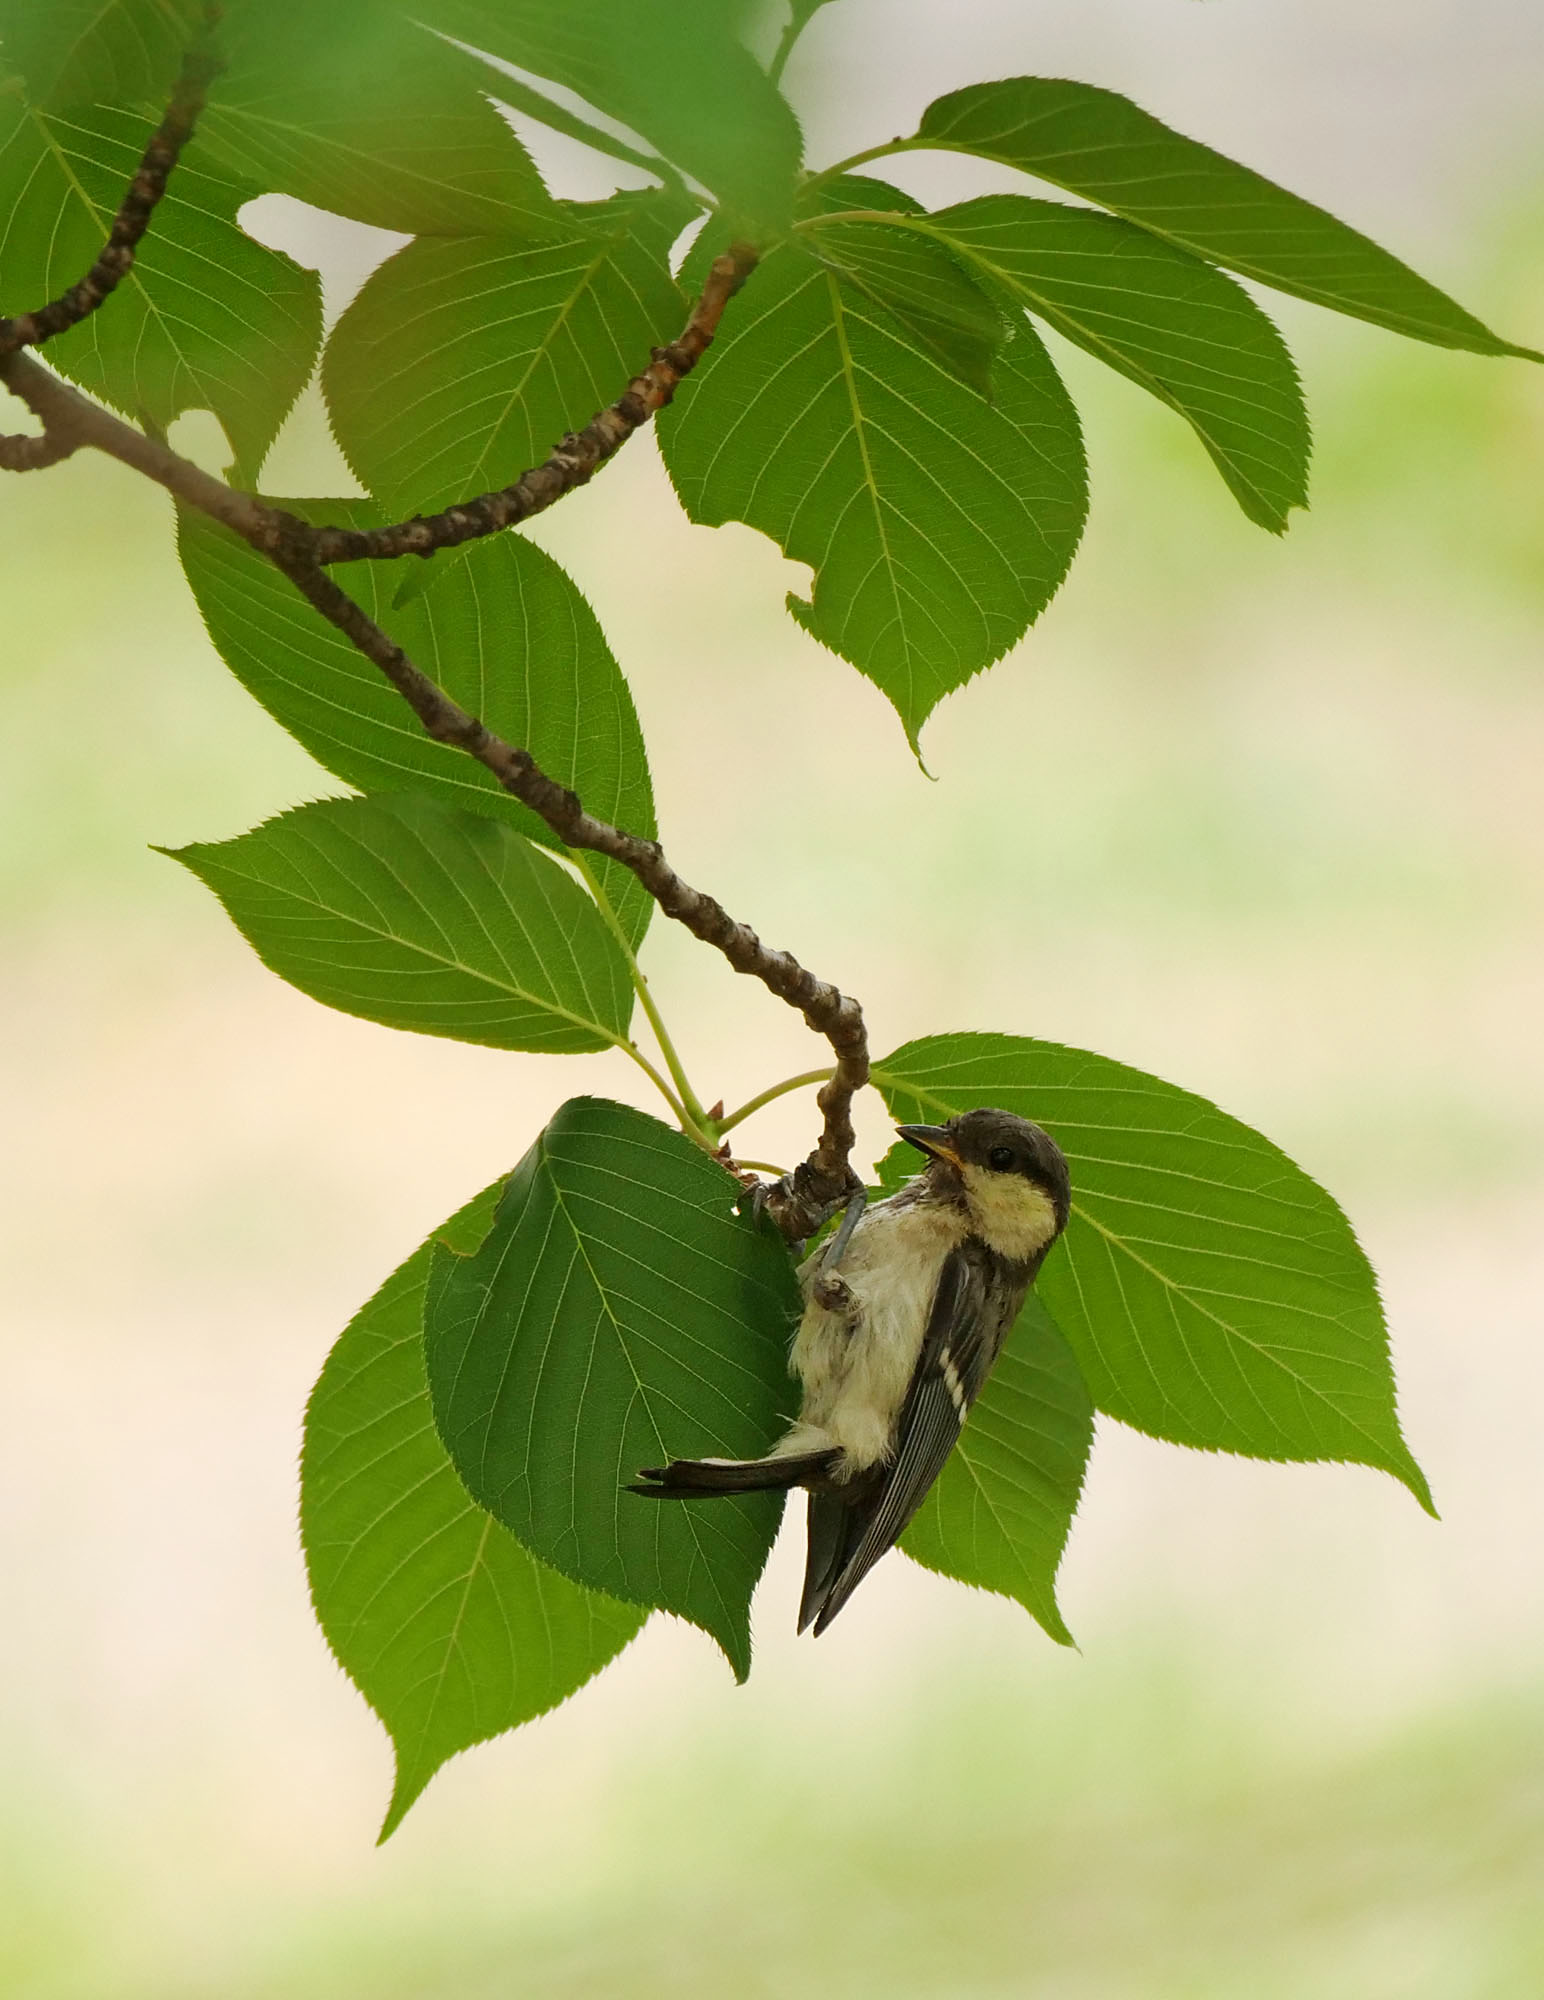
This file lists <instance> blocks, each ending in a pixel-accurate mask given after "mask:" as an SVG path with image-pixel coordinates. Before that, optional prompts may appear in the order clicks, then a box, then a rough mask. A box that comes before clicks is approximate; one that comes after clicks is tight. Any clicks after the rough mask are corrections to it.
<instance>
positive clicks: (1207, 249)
mask: <svg viewBox="0 0 1544 2000" xmlns="http://www.w3.org/2000/svg"><path fill="white" fill-rule="evenodd" d="M904 143H905V144H907V145H911V146H933V147H942V148H946V149H948V150H950V151H954V152H960V153H974V154H976V155H978V156H979V157H980V158H982V159H987V160H998V161H1001V163H1002V164H1003V165H1004V166H1009V167H1018V168H1019V169H1021V170H1022V171H1023V172H1024V173H1027V174H1034V175H1035V176H1036V177H1037V178H1038V179H1040V180H1044V181H1050V182H1052V183H1053V184H1054V185H1055V186H1057V187H1063V188H1066V189H1067V190H1068V191H1069V192H1070V193H1072V194H1076V195H1082V196H1083V197H1084V199H1085V200H1088V201H1092V202H1097V203H1098V204H1099V206H1100V207H1101V208H1108V209H1112V210H1113V211H1114V212H1115V214H1117V215H1123V216H1125V218H1126V219H1127V221H1128V222H1134V223H1137V224H1138V225H1139V226H1140V227H1141V228H1143V229H1148V230H1151V231H1152V232H1153V234H1154V235H1157V236H1162V237H1166V238H1167V239H1168V241H1169V242H1171V243H1175V244H1178V246H1179V247H1180V248H1181V249H1182V250H1189V251H1192V252H1194V254H1195V255H1196V256H1198V257H1205V258H1207V259H1209V260H1210V261H1211V262H1212V263H1216V264H1225V265H1226V266H1227V267H1228V269H1229V270H1231V271H1238V272H1240V273H1241V274H1242V275H1243V276H1244V277H1246V278H1255V279H1258V280H1259V282H1260V283H1261V284H1263V285H1273V286H1274V287H1275V288H1276V290H1277V291H1282V292H1291V293H1293V294H1294V295H1295V296H1296V297H1298V298H1303V299H1311V300H1312V301H1313V302H1314V304H1316V305H1321V306H1328V307H1329V308H1330V309H1331V310H1332V311H1334V312H1342V313H1349V314H1350V315H1351V316H1352V317H1353V318H1355V319H1365V320H1370V321H1371V322H1372V323H1373V325H1374V326H1386V327H1390V328H1392V329H1393V331H1394V332H1395V333H1403V334H1408V335H1409V336H1410V338H1411V339H1413V340H1429V341H1432V342H1434V343H1435V344H1436V345H1437V346H1439V347H1462V348H1469V349H1471V350H1473V352H1475V353H1477V354H1516V355H1522V356H1525V357H1527V358H1528V359H1531V360H1538V359H1539V358H1540V357H1539V356H1538V355H1536V354H1534V353H1533V351H1532V350H1531V349H1529V348H1525V347H1513V346H1512V345H1511V344H1510V342H1508V341H1505V340H1501V339H1499V338H1498V337H1497V336H1496V335H1495V334H1493V333H1491V332H1490V331H1489V329H1488V328H1486V327H1484V326H1482V325H1481V324H1480V322H1479V321H1478V320H1477V319H1475V318H1473V317H1472V315H1470V314H1469V313H1466V312H1465V311H1464V309H1463V307H1462V306H1459V305H1455V304H1454V302H1453V301H1452V300H1451V299H1450V298H1448V297H1446V296H1445V294H1443V293H1442V292H1439V291H1438V290H1437V288H1436V287H1435V286H1434V285H1429V284H1428V283H1427V282H1426V280H1425V279H1424V278H1421V277H1417V275H1416V274H1415V272H1414V271H1412V270H1411V269H1410V268H1409V266H1408V265H1406V264H1402V263H1401V262H1400V261H1399V259H1398V258H1397V257H1391V256H1390V255H1389V253H1388V251H1386V250H1380V249H1379V247H1378V245H1377V244H1376V243H1373V242H1371V241H1370V240H1369V239H1368V238H1367V237H1365V236H1363V235H1361V234H1360V233H1359V232H1358V231H1357V230H1355V229H1348V228H1347V226H1346V225H1345V223H1343V222H1337V221H1336V220H1335V218H1334V216H1332V215H1328V214H1326V213H1325V211H1324V210H1323V209H1322V208H1316V207H1315V206H1314V204H1313V203H1312V202H1308V201H1303V200H1302V199H1301V198H1300V197H1299V196H1297V195H1295V194H1289V193H1288V192H1287V191H1286V189H1285V188H1280V187H1277V186H1276V184H1275V183H1274V182H1273V181H1268V180H1266V179H1265V178H1264V177H1263V176H1262V175H1260V174H1257V173H1254V172H1252V171H1251V170H1250V169H1249V168H1248V167H1242V166H1240V165H1239V164H1238V162H1237V161H1236V160H1230V159H1228V158H1226V156H1225V155H1223V154H1222V153H1216V152H1213V150H1212V149H1211V147H1210V146H1203V145H1201V144H1200V143H1199V142H1198V141H1197V140H1195V139H1187V138H1185V137H1184V136H1183V134H1181V133H1179V132H1175V131H1173V130H1172V129H1171V128H1170V127H1169V126H1167V125H1165V124H1163V123H1162V122H1161V121H1160V120H1159V119H1157V118H1154V117H1152V116H1151V115H1150V114H1149V113H1148V112H1146V111H1143V110H1142V109H1141V107H1140V106H1138V105H1136V104H1133V103H1132V102H1131V99H1130V98H1129V97H1122V96H1120V94H1119V93H1118V92H1116V91H1113V90H1100V89H1098V88H1097V87H1096V86H1095V85H1093V84H1091V83H1069V82H1065V81H1063V80H1061V79H1060V78H1055V77H1038V76H1015V77H1005V78H1003V79H1002V80H1001V81H999V82H996V83H976V84H972V85H970V87H969V88H968V89H965V90H956V91H951V92H950V94H949V95H948V96H947V97H940V98H937V99H935V100H934V102H933V103H932V104H930V105H929V106H928V108H927V110H926V111H924V112H923V114H922V123H921V126H920V127H919V129H918V132H917V135H916V137H915V139H913V140H910V141H907V142H904Z"/></svg>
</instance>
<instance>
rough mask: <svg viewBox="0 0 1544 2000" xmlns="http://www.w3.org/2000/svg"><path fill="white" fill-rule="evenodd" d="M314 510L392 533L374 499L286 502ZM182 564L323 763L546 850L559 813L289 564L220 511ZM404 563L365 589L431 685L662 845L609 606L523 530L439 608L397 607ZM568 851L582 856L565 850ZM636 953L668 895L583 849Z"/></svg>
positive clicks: (443, 591)
mask: <svg viewBox="0 0 1544 2000" xmlns="http://www.w3.org/2000/svg"><path fill="white" fill-rule="evenodd" d="M274 504H275V505H277V506H282V507H284V508H286V509H287V510H288V511H289V512H290V513H292V514H299V515H300V516H302V517H303V518H304V519H306V520H311V521H332V522H336V523H338V524H339V525H341V526H346V527H357V528H365V527H376V526H379V525H380V524H381V522H382V520H383V519H384V516H383V515H382V514H381V512H380V510H379V509H378V508H376V507H374V506H372V505H371V503H370V502H368V501H360V500H282V501H276V502H275V503H274ZM178 546H179V549H180V552H181V556H182V567H183V571H184V573H185V574H186V576H187V579H188V582H189V583H190V584H191V585H192V587H193V594H194V596H195V598H196V599H197V600H198V608H199V611H200V612H201V613H202V615H203V619H204V623H205V625H206V626H207V627H208V630H209V636H210V638H211V639H212V640H213V642H214V644H215V647H216V649H217V650H218V652H219V653H220V656H221V658H222V659H223V660H224V661H225V664H226V665H227V666H228V667H229V668H230V670H231V672H232V673H233V674H234V675H235V676H236V678H237V679H238V680H239V681H240V682H241V684H242V686H243V687H245V688H246V689H247V690H248V692H249V693H250V694H252V695H254V696H255V697H256V698H257V700H258V701H260V702H261V703H262V704H263V706H264V708H266V709H267V710H268V712H269V714H270V715H272V716H273V717H275V719H276V720H277V721H279V722H280V723H282V725H283V726H284V728H286V729H287V730H288V731H289V732H290V734H291V735H292V736H294V737H295V738H296V739H297V740H298V741H299V742H301V743H303V744H304V745H305V747H306V749H307V750H309V751H310V753H311V755H312V756H313V757H315V758H316V759H317V761H318V763H320V764H323V765H324V766H325V767H326V768H327V769H328V770H329V771H332V772H334V773H335V774H336V775H337V776H338V777H340V778H342V779H343V781H344V783H345V784H349V785H353V786H355V787H357V788H358V789H359V790H360V791H364V792H386V791H404V790H409V789H411V790H415V791H423V792H427V793H429V794H431V795H432V796H433V797H435V798H437V799H438V800H440V802H441V803H442V804H445V805H457V806H463V807H465V808H466V809H467V810H469V811H472V812H480V813H486V814H488V815H489V816H490V817H492V818H494V819H501V820H504V821H506V822H507V823H508V824H509V825H511V826H514V827H517V828H518V829H519V830H520V832H522V833H523V834H525V835H526V836H527V837H528V838H529V839H531V840H535V841H538V842H539V843H540V844H541V845H543V846H546V847H559V846H560V843H559V842H558V840H557V837H556V835H554V834H553V833H552V832H551V831H550V829H549V828H548V827H547V825H546V823H545V822H544V821H543V820H540V819H538V818H537V816H536V814H535V813H533V812H532V811H530V809H529V808H528V807H526V806H523V805H521V804H520V802H519V801H518V800H517V799H515V798H512V797H511V796H510V794H509V793H508V792H506V791H504V790H503V789H502V787H501V786H500V785H499V782H498V780H497V779H496V778H495V777H494V776H493V773H492V772H491V771H488V770H485V769H484V768H483V766H482V765H481V764H479V763H478V762H477V761H476V760H475V759H474V758H472V757H468V756H467V755H466V753H465V751H462V750H455V749H452V748H450V747H449V746H448V745H446V744H444V743H435V742H433V741H432V740H431V739H430V738H429V737H428V736H426V735H425V734H424V732H423V728H422V726H421V725H420V723H419V721H418V718H417V716H416V715H414V713H413V712H412V710H411V709H410V708H409V707H408V705H407V703H406V702H405V701H404V700H403V699H402V697H401V695H399V694H398V693H397V691H396V689H395V688H394V687H392V686H391V684H390V682H389V681H387V679H386V678H385V676H384V675H383V674H382V673H381V671H380V669H379V668H378V667H377V666H375V664H374V663H373V662H372V661H370V660H367V659H366V658H365V657H364V655H363V654H362V653H360V652H358V651H357V650H356V649H355V648H354V647H353V646H351V645H350V644H349V642H348V640H347V639H345V638H344V636H343V634H342V633H341V632H339V631H337V630H336V629H335V628H334V627H333V626H331V625H329V624H328V623H327V621H326V620H325V619H324V618H322V617H321V616H320V615H319V614H318V613H317V612H315V611H313V610H312V608H311V607H310V605H309V604H307V603H306V602H305V600H304V599H303V598H302V597H301V596H300V595H299V593H298V592H297V591H296V590H295V588H294V586H293V584H291V583H290V582H289V580H288V579H287V578H286V577H284V576H283V575H281V574H280V572H279V571H278V570H276V569H275V568H274V566H273V564H272V563H270V562H268V561H267V560H266V559H265V558H264V557H263V556H260V555H258V554H257V553H256V552H255V551H254V550H253V549H251V548H249V547H248V546H247V544H246V543H245V542H243V541H242V540H241V539H240V538H239V537H238V536H236V535H233V534H231V533H230V532H229V530H227V529H225V528H223V527H221V526H220V525H219V523H218V522H215V521H211V520H210V519H209V518H208V517H207V516H206V515H203V514H199V513H196V512H193V511H191V510H188V511H185V512H184V513H183V514H182V515H181V516H180V518H179V522H178ZM401 568H402V564H401V563H355V564H352V565H350V567H349V569H348V570H347V572H346V578H347V588H348V590H349V591H350V593H351V594H352V595H353V596H354V598H355V599H356V600H357V601H358V602H359V603H360V604H361V605H362V606H363V607H364V609H365V610H366V611H367V612H368V613H369V614H370V616H371V617H372V618H374V619H375V621H376V622H377V624H380V625H382V626H384V627H385V628H386V630H387V631H388V632H389V633H390V634H391V636H392V638H393V639H395V640H396V642H397V643H398V645H400V646H401V647H403V648H404V650H405V651H406V652H407V653H408V655H409V656H410V657H411V658H412V659H413V660H414V661H415V662H416V663H417V665H418V666H420V667H421V668H422V669H423V671H424V672H425V673H426V674H428V675H429V676H430V678H431V679H432V680H434V681H436V682H438V684H439V685H440V686H441V687H442V688H444V690H445V691H446V693H447V694H449V695H450V696H451V697H452V698H453V699H454V700H456V701H458V702H460V703H461V705H462V707H463V708H466V709H468V710H470V711H471V713H472V714H474V715H478V716H481V718H482V719H483V721H484V722H486V723H487V725H488V727H489V728H490V729H491V730H492V731H493V732H494V733H495V735H497V736H501V737H502V738H503V739H504V741H505V742H506V743H516V744H520V745H522V746H523V747H524V748H525V749H528V750H529V751H530V752H531V754H532V756H533V757H535V759H536V761H537V763H538V764H539V765H540V766H541V768H542V769H543V770H544V771H545V772H546V773H547V775H548V776H549V777H551V778H555V779H556V780H557V782H558V783H559V784H560V785H568V786H571V787H572V788H573V789H574V790H575V791H576V792H578V794H579V796H580V798H582V799H583V800H584V803H585V805H586V806H587V807H588V808H589V809H590V810H591V811H592V812H594V813H597V814H598V815H599V816H600V817H601V818H602V819H608V820H610V821H611V822H612V823H613V824H614V825H617V826H623V827H626V828H627V830H628V832H629V833H637V834H642V835H643V836H644V837H645V838H646V839H651V838H652V837H653V834H654V794H653V790H652V788H651V786H650V783H649V767H648V760H647V758H646V757H645V755H644V748H643V733H642V731H641V730H640V729H639V727H638V717H637V714H636V712H635V710H634V708H633V703H632V697H631V695H630V694H629V693H628V690H627V683H626V681H625V680H623V678H622V671H621V669H620V668H619V667H618V665H617V663H616V660H615V659H614V658H613V656H612V652H611V648H610V647H609V646H608V645H607V644H606V638H605V634H604V633H603V632H602V631H601V629H600V626H599V625H598V624H597V623H596V620H595V614H594V613H593V612H592V611H591V609H590V607H589V605H588V604H587V603H586V602H585V600H584V598H583V597H582V596H581V595H580V593H579V590H578V588H577V586H576V585H575V584H574V583H573V582H571V580H570V579H569V578H568V577H567V576H566V575H565V574H564V572H563V571H562V570H561V569H559V567H558V565H557V564H556V563H555V562H554V561H553V560H552V558H551V557H550V556H549V555H546V554H544V553H543V552H542V550H540V549H538V548H536V547H535V546H534V545H533V544H532V543H530V542H527V541H524V540H523V539H521V538H520V537H519V536H517V535H497V536H492V537H489V538H488V539H487V540H485V541H480V542H477V543H475V544H473V545H471V546H470V547H468V548H467V549H466V551H465V552H464V553H463V555H462V558H461V560H460V561H459V562H457V563H456V564H454V565H453V566H452V568H451V569H450V570H449V571H448V573H447V574H446V575H445V576H444V577H442V578H441V579H440V581H439V582H438V583H437V584H436V586H435V589H434V591H433V593H432V598H431V600H429V601H419V602H415V603H412V604H408V605H403V606H401V607H397V608H393V606H392V602H391V597H392V592H393V590H394V588H395V585H396V582H397V572H399V571H400V570H401ZM562 851H565V852H566V850H562ZM574 858H575V860H576V861H577V862H578V864H579V865H580V866H581V867H582V868H583V869H584V870H585V871H586V872H587V873H588V874H590V875H591V876H592V877H593V879H594V881H595V882H596V883H597V884H598V885H599V889H600V891H601V893H602V894H604V896H605V897H606V899H607V900H608V902H609V903H610V905H611V907H612V909H613V910H614V911H615V912H616V915H617V921H618V922H619V924H620V925H621V928H622V931H623V933H624V935H625V936H626V938H627V941H628V943H629V944H630V945H631V946H632V947H633V948H634V949H635V950H636V949H637V946H638V943H639V941H640V940H641V939H642V937H643V934H644V932H645V931H646V930H647V929H648V927H649V918H650V916H651V915H652V913H653V910H654V901H653V898H652V897H651V896H650V895H649V893H648V891H647V890H646V889H645V888H644V887H643V886H642V884H641V883H640V882H639V881H638V880H637V879H636V877H635V876H634V875H632V874H631V872H630V871H629V870H628V869H626V868H624V867H622V865H621V863H620V862H616V861H608V860H606V859H605V858H604V857H602V856H600V855H594V854H584V855H576V856H575V857H574Z"/></svg>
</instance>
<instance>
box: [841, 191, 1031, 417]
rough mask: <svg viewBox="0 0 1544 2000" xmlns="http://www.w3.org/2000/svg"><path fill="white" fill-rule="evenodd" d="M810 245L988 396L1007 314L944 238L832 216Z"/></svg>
mask: <svg viewBox="0 0 1544 2000" xmlns="http://www.w3.org/2000/svg"><path fill="white" fill-rule="evenodd" d="M809 246H810V248H811V249H812V250H813V252H814V254H815V255H816V256H817V257H818V258H819V259H820V261H821V263H823V264H825V265H826V266H827V267H828V268H829V269H830V270H833V271H835V272H836V274H837V276H838V277H840V278H843V279H845V280H846V281H847V283H848V285H849V286H850V287H851V288H852V289H853V290H854V291H855V292H862V293H865V294H866V295H867V296H868V297H869V298H870V299H872V300H873V301H874V302H875V304H877V305H879V306H882V307H885V308H887V309H888V310H889V311H890V312H891V313H893V314H894V316H895V317H896V319H897V320H899V321H900V323H901V325H902V326H904V327H905V329H906V331H907V333H908V334H909V335H910V336H911V340H912V343H913V345H914V346H916V347H917V348H918V349H920V350H921V352H922V353H924V354H928V355H931V357H932V358H933V360H935V361H937V362H938V363H940V365H941V366H943V367H944V368H947V369H948V371H949V373H950V374H951V375H955V376H957V377H958V378H959V380H960V381H962V382H963V383H964V384H965V385H966V387H967V388H970V389H974V390H975V391H976V393H977V394H978V395H980V396H985V397H986V398H987V399H988V400H989V401H990V399H991V396H992V363H993V361H994V360H995V358H996V356H997V353H998V350H999V349H1000V348H1001V347H1002V344H1003V339H1004V336H1005V334H1006V328H1005V327H1004V325H1003V316H1002V314H1001V313H1000V312H999V311H998V309H997V307H996V306H995V305H993V303H992V301H991V300H990V299H989V298H988V297H987V296H986V294H985V293H984V292H983V291H982V290H981V288H980V286H979V285H975V284H972V282H971V280H970V279H969V278H968V277H967V276H966V275H965V272H964V271H963V270H962V269H961V268H960V266H959V264H958V263H956V261H955V260H954V258H953V257H952V256H950V254H949V252H948V250H947V249H946V248H945V247H944V246H943V244H942V243H940V242H938V241H937V240H936V239H933V238H930V237H928V236H923V235H918V234H914V233H912V232H911V231H909V230H904V229H896V228H890V227H886V226H881V227H879V228H875V227H874V226H873V225H871V224H864V223H844V222H842V221H840V220H838V219H837V217H836V216H832V217H831V218H830V219H829V220H826V219H822V224H821V227H820V228H819V230H818V232H812V233H811V235H810V237H809Z"/></svg>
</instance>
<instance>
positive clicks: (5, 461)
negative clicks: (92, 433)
mask: <svg viewBox="0 0 1544 2000" xmlns="http://www.w3.org/2000/svg"><path fill="white" fill-rule="evenodd" d="M79 449H80V440H79V439H78V438H67V437H59V436H52V437H51V436H49V435H48V434H47V433H46V432H45V433H44V435H43V436H42V437H28V436H27V435H26V433H25V432H21V431H18V432H16V433H15V435H13V436H11V437H0V472H41V471H42V469H43V468H44V466H47V465H57V464H58V463H59V461H60V460H61V459H64V458H68V457H69V455H70V453H71V452H72V451H78V450H79Z"/></svg>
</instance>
